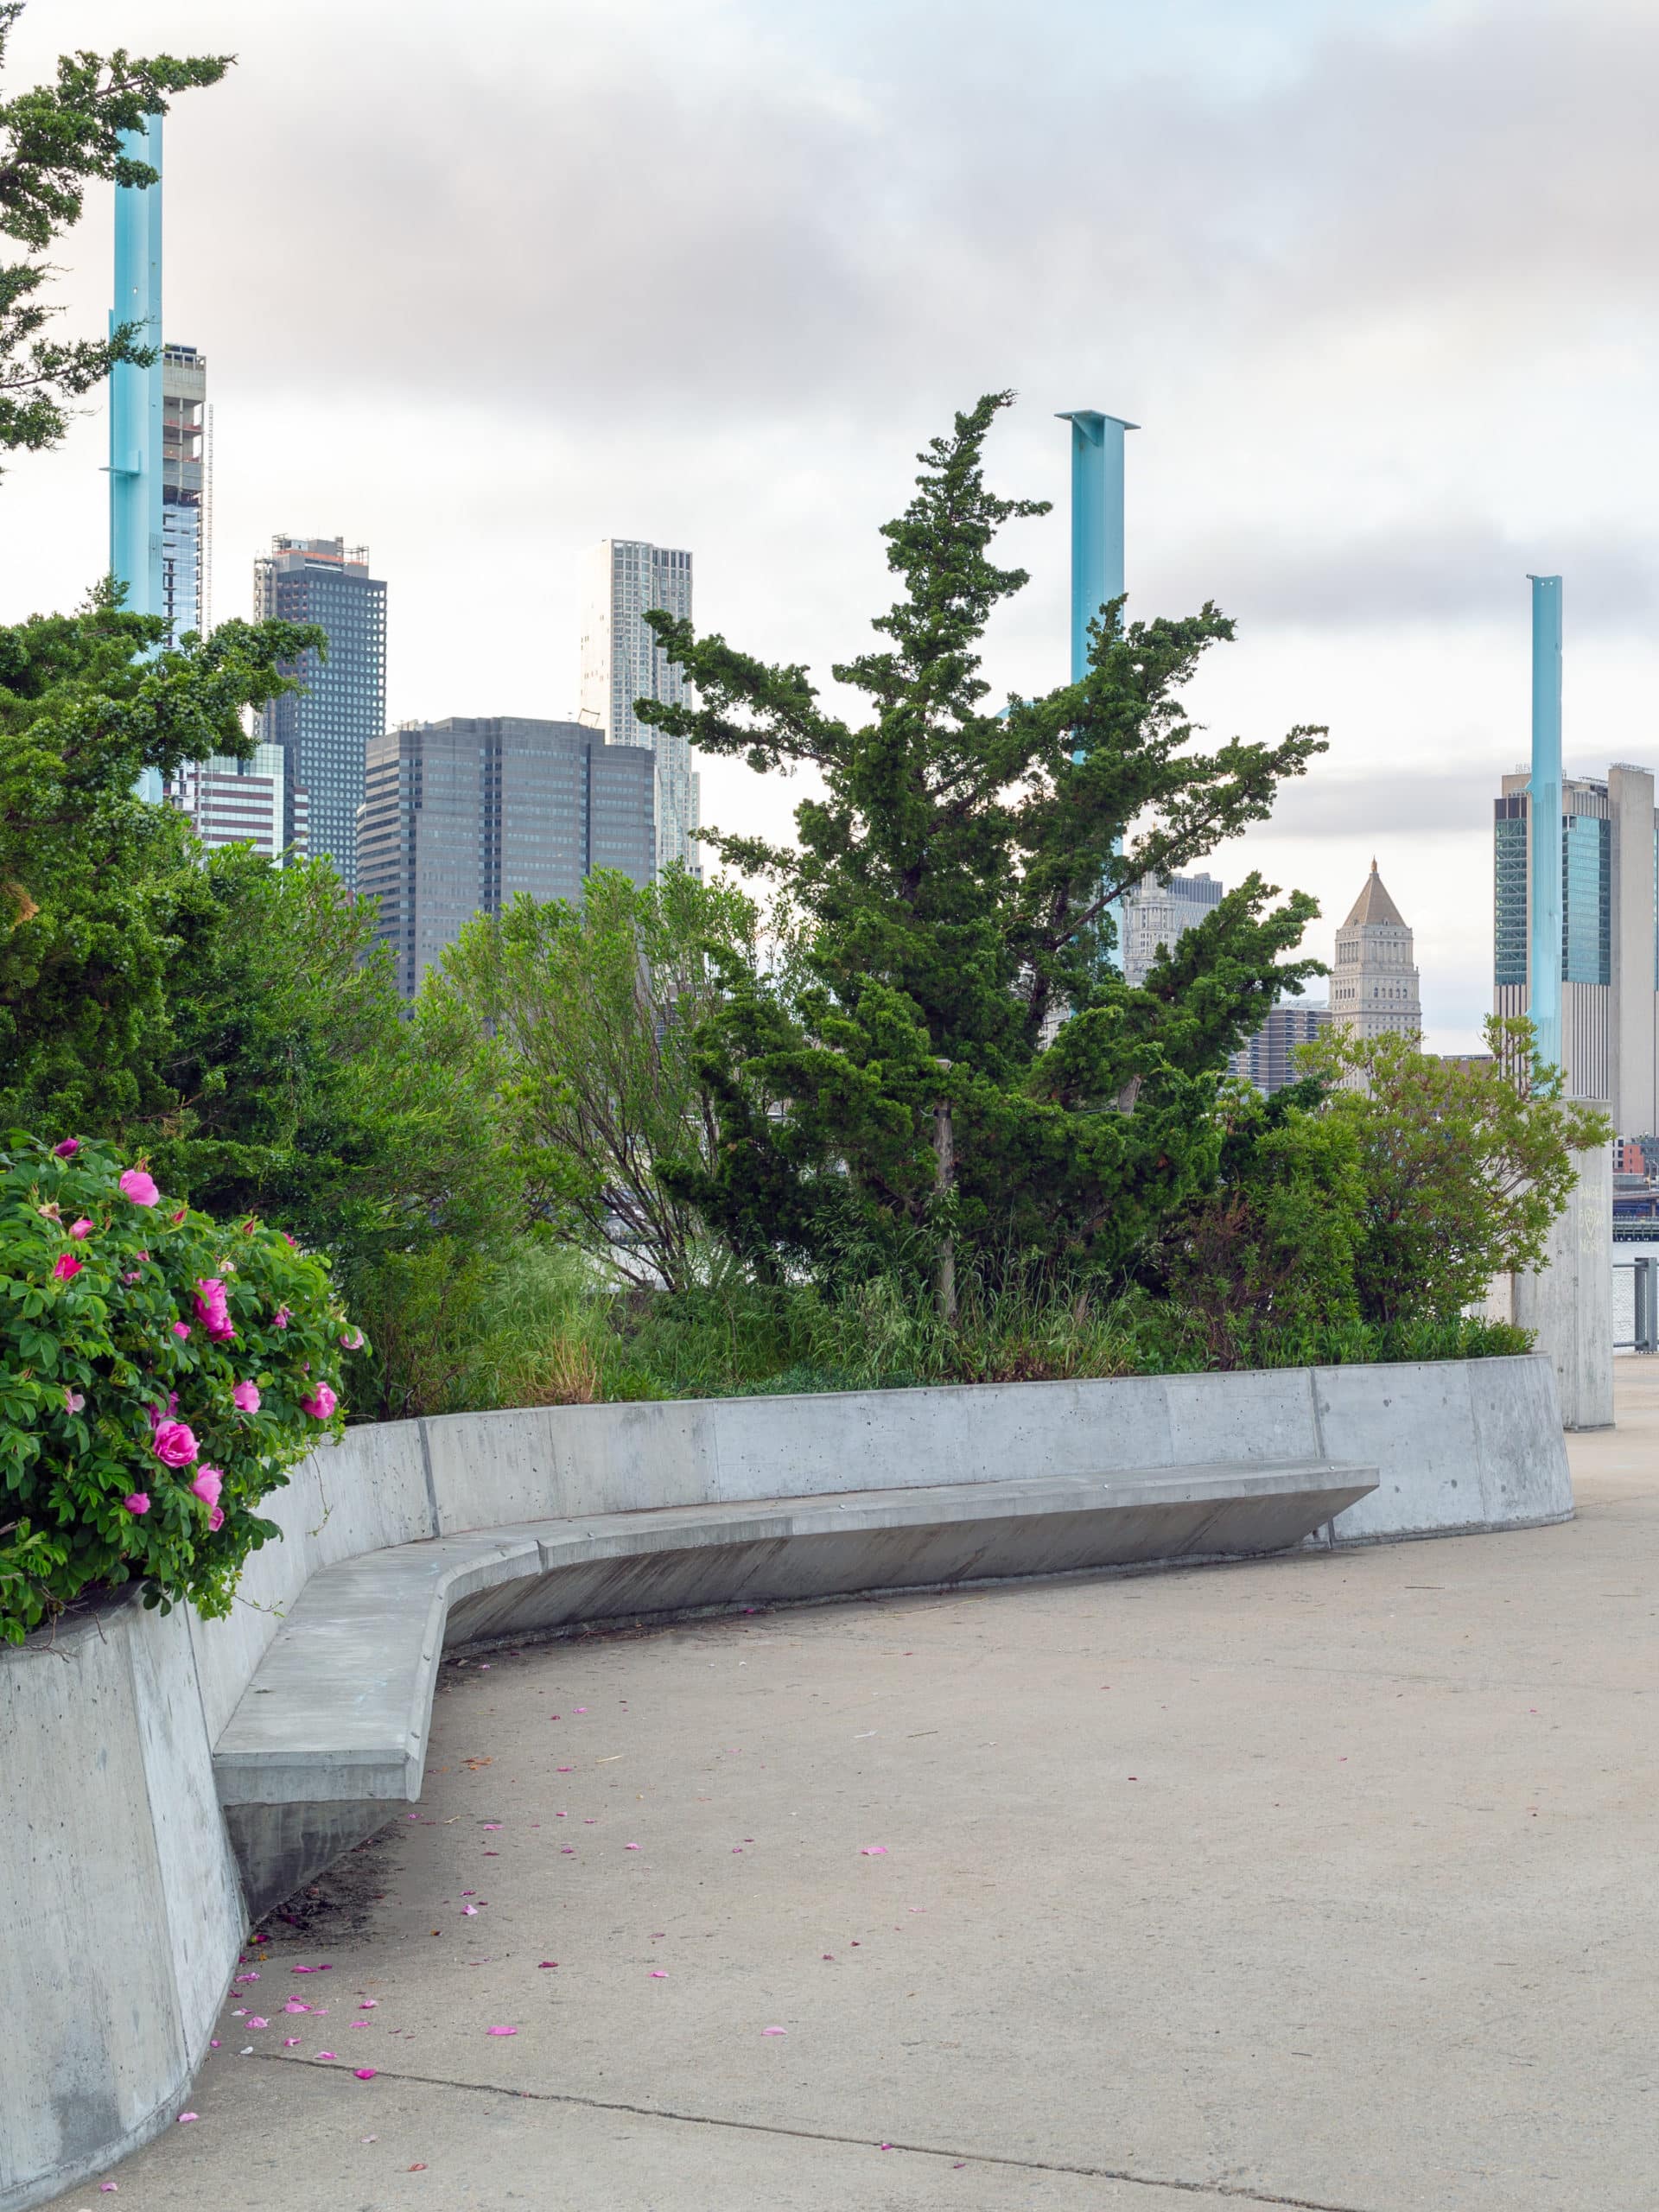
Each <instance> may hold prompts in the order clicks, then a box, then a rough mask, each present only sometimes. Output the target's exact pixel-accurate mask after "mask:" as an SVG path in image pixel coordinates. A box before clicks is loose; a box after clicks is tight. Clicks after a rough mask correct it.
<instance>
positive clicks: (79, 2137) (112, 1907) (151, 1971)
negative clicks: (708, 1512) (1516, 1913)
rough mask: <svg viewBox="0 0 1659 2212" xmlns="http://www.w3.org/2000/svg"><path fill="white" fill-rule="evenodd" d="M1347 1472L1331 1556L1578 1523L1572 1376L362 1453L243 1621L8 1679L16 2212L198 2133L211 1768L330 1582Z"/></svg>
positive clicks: (618, 1430) (1022, 1399) (1540, 1368)
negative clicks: (598, 1542) (581, 1548)
mask: <svg viewBox="0 0 1659 2212" xmlns="http://www.w3.org/2000/svg"><path fill="white" fill-rule="evenodd" d="M1299 1458H1300V1459H1337V1460H1347V1461H1352V1462H1357V1463H1359V1464H1363V1465H1372V1466H1376V1468H1378V1469H1379V1471H1380V1474H1381V1481H1380V1483H1379V1485H1378V1488H1377V1490H1376V1492H1375V1493H1374V1494H1373V1495H1372V1496H1371V1497H1368V1498H1365V1499H1363V1500H1362V1501H1361V1502H1360V1503H1358V1504H1357V1505H1356V1506H1353V1507H1351V1509H1350V1510H1348V1511H1347V1512H1345V1513H1344V1514H1341V1515H1340V1516H1338V1519H1337V1520H1336V1521H1335V1522H1333V1523H1332V1524H1331V1526H1330V1527H1329V1528H1328V1529H1326V1530H1325V1532H1324V1535H1323V1541H1325V1542H1327V1543H1332V1542H1334V1543H1338V1544H1341V1543H1349V1542H1353V1543H1366V1542H1378V1541H1384V1540H1386V1539H1389V1538H1391V1537H1399V1536H1408V1535H1440V1534H1446V1533H1449V1532H1451V1531H1452V1530H1457V1529H1518V1528H1531V1527H1536V1526H1539V1525H1541V1524H1543V1523H1545V1522H1552V1521H1560V1520H1564V1519H1566V1518H1567V1517H1568V1516H1570V1514H1571V1512H1572V1510H1573V1494H1572V1488H1571V1484H1570V1482H1569V1479H1568V1476H1567V1455H1566V1451H1565V1447H1564V1445H1563V1441H1562V1437H1561V1428H1560V1417H1559V1414H1558V1412H1557V1405H1556V1397H1555V1384H1554V1374H1553V1371H1552V1369H1551V1366H1550V1363H1549V1362H1548V1359H1545V1358H1543V1357H1537V1356H1534V1357H1526V1358H1522V1359H1494V1360H1479V1361H1473V1362H1469V1363H1461V1362H1446V1363H1429V1364H1425V1365H1421V1366H1397V1367H1344V1368H1321V1369H1314V1370H1309V1369H1306V1368H1303V1369H1288V1370H1283V1371H1281V1372H1278V1373H1273V1374H1247V1375H1187V1376H1151V1377H1141V1376H1135V1377H1127V1378H1124V1379H1122V1380H1116V1381H1107V1382H1097V1383H1008V1384H999V1385H995V1386H982V1387H978V1388H963V1389H939V1390H902V1391H899V1390H895V1391H877V1392H855V1393H846V1394H840V1395H824V1396H814V1397H798V1398H746V1399H718V1400H706V1401H702V1402H678V1403H671V1404H661V1405H639V1406H572V1407H560V1408H547V1409H543V1410H537V1411H529V1412H521V1413H503V1414H478V1415H456V1416H454V1417H453V1418H449V1419H445V1420H441V1421H404V1422H398V1423H393V1424H389V1425H387V1426H385V1427H374V1428H359V1429H353V1430H350V1431H348V1432H347V1433H346V1438H345V1440H343V1442H342V1443H340V1445H338V1446H327V1447H325V1448H324V1449H323V1450H322V1451H321V1452H317V1453H315V1454H314V1456H313V1457H312V1458H311V1459H308V1460H307V1461H306V1462H305V1464H304V1465H302V1467H300V1468H298V1469H296V1471H295V1475H294V1478H293V1479H292V1481H291V1482H290V1484H289V1488H288V1489H287V1490H286V1491H279V1492H278V1493H277V1495H276V1497H273V1498H272V1499H270V1501H269V1502H268V1503H267V1505H266V1507H265V1509H264V1510H265V1511H266V1513H267V1514H268V1516H269V1517H270V1518H271V1519H272V1520H274V1521H276V1522H277V1523H278V1525H279V1526H280V1527H281V1528H282V1529H283V1537H284V1541H283V1542H282V1543H280V1544H271V1545H270V1546H268V1547H267V1548H265V1549H264V1551H263V1552H259V1553H256V1554H255V1555H254V1557H253V1559H252V1560H251V1561H250V1562H249V1566H248V1570H247V1573H246V1574H245V1576H244V1578H243V1583H242V1588H241V1591H240V1592H239V1599H238V1605H237V1606H236V1608H235V1610H234V1611H233V1613H232V1618H230V1619H229V1620H226V1621H202V1620H200V1619H198V1618H196V1617H195V1616H194V1614H193V1613H190V1612H188V1611H178V1612H175V1613H173V1614H171V1615H169V1616H168V1617H167V1618H162V1616H161V1615H159V1614H158V1613H153V1612H146V1611H144V1610H143V1606H142V1605H140V1604H138V1603H137V1600H136V1599H135V1598H133V1597H131V1596H126V1597H124V1598H121V1599H117V1600H114V1601H112V1602H111V1603H110V1604H108V1605H105V1606H103V1607H101V1608H99V1610H98V1611H95V1612H94V1613H93V1614H92V1615H91V1616H90V1617H86V1618H81V1619H79V1621H78V1622H77V1623H76V1624H75V1625H74V1626H73V1627H72V1628H69V1629H67V1630H61V1631H60V1633H59V1634H58V1635H57V1637H55V1638H54V1639H48V1638H44V1637H35V1638H33V1639H31V1640H30V1642H29V1643H28V1644H26V1645H24V1646H23V1647H22V1649H18V1650H0V1751H3V1756H0V1898H3V1900H4V1903H5V1908H6V1922H7V1931H6V1936H5V1938H4V1940H3V1942H0V2008H3V2010H0V2018H5V2019H7V2020H9V2021H10V2022H11V2023H12V2024H13V2025H14V2027H15V2029H16V2031H17V2032H16V2033H14V2035H13V2036H12V2037H11V2041H10V2058H9V2062H8V2065H7V2068H6V2079H5V2089H4V2094H3V2099H0V2212H21V2208H22V2207H25V2206H28V2205H31V2204H36V2203H39V2202H41V2200H42V2199H43V2198H45V2197H48V2196H52V2195H54V2193H55V2192H56V2191H57V2190H60V2189H63V2188H67V2186H68V2185H69V2184H70V2183H72V2182H74V2181H76V2180H79V2179H80V2178H81V2177H84V2176H86V2175H88V2174H92V2173H96V2172H97V2171H99V2169H100V2168H102V2167H104V2166H106V2165H108V2164H111V2163H113V2161H114V2160H115V2159H116V2158H119V2157H121V2156H122V2155H123V2154H124V2152H127V2151H128V2150H130V2149H131V2148H132V2147H133V2146H134V2145H136V2144H137V2143H138V2142H140V2141H142V2140H143V2139H144V2138H145V2136H146V2135H147V2134H148V2133H152V2132H154V2131H155V2130H156V2129H157V2128H159V2127H161V2126H166V2125H167V2124H168V2123H169V2122H170V2120H172V2118H173V2116H174V2114H175V2113H176V2111H177V2110H178V2108H179V2105H180V2102H181V2099H182V2097H183V2095H184V2093H185V2091H186V2089H187V2088H188V2084H189V2082H190V2079H191V2076H192V2075H193V2074H194V2070H195V2068H196V2066H197V2064H198V2063H200V2058H201V2056H202V2055H203V2053H204V2051H205V2050H206V2048H207V2036H208V2033H209V2031H210V2029H211V2027H212V2024H213V2018H214V2017H215V2015H216V2013H217V2012H218V2008H219V2003H220V2001H221V1999H222V1997H223V1994H224V1991H225V1988H226V1984H227V1983H228V1981H229V1979H230V1976H231V1974H232V1971H233V1969H234V1967H235V1965H236V1961H237V1954H238V1946H239V1944H240V1941H241V1938H242V1935H243V1932H244V1924H245V1923H244V1916H243V1904H242V1898H241V1895H240V1892H239V1890H238V1885H237V1878H236V1873H235V1870H234V1863H233V1860H232V1854H231V1851H230V1847H229V1843H228V1840H227V1837H226V1830H225V1826H224V1822H223V1819H222V1816H221V1815H220V1811H219V1806H218V1803H217V1802H216V1800H215V1797H214V1793H213V1776H212V1770H211V1753H212V1747H213V1744H214V1742H215V1741H216V1740H217V1738H218V1737H219V1734H220V1732H222V1730H223V1728H224V1726H225V1725H226V1722H227V1721H228V1720H229V1719H230V1717H231V1714H232V1712H233V1711H234V1710H235V1707H236V1705H237V1702H238V1699H239V1698H240V1697H241V1694H242V1692H243V1690H244V1689H245V1688H246V1686H247V1683H248V1681H249V1680H250V1678H251V1675H252V1674H253V1671H254V1669H255V1668H256V1667H257V1664H258V1662H259V1661H260V1659H261V1658H262V1657H263V1656H264V1652H265V1649H266V1648H267V1646H268V1645H269V1643H270V1639H271V1637H273V1636H274V1635H275V1633H276V1630H277V1621H278V1618H279V1617H280V1614H281V1611H282V1609H283V1607H284V1606H285V1605H287V1604H289V1602H290V1601H291V1600H292V1599H295V1598H296V1597H297V1595H298V1594H299V1592H300V1591H301V1590H302V1588H303V1587H304V1586H305V1583H306V1581H307V1580H308V1578H309V1576H310V1575H311V1574H312V1573H315V1570H316V1569H317V1568H318V1567H323V1566H331V1565H333V1564H334V1562H335V1561H336V1560H342V1559H349V1558H353V1557H355V1556H357V1555H358V1554H361V1553H363V1552H366V1551H373V1550H376V1549H378V1548H380V1547H382V1546H384V1545H388V1544H397V1543H407V1542H410V1541H415V1540H416V1539H419V1538H421V1537H424V1536H432V1535H443V1534H448V1533H451V1532H454V1531H457V1530H460V1529H473V1528H479V1527H488V1526H492V1525H495V1524H499V1523H501V1522H511V1521H518V1520H530V1519H543V1518H546V1517H549V1516H558V1515H569V1516H581V1515H584V1514H590V1513H614V1512H625V1511H627V1510H632V1509H640V1508H646V1507H652V1506H677V1505H688V1504H696V1503H718V1502H722V1501H734V1500H741V1499H747V1498H757V1497H810V1496H812V1495H813V1494H814V1493H815V1492H821V1491H827V1492H833V1491H844V1490H847V1489H849V1488H853V1487H857V1488H860V1489H875V1488H882V1487H888V1486H891V1487H894V1488H899V1487H903V1486H905V1485H906V1484H926V1483H942V1482H950V1483H963V1482H982V1481H993V1480H996V1479H998V1478H1004V1477H1007V1476H1009V1475H1014V1474H1054V1475H1060V1474H1101V1473H1108V1472H1110V1471H1113V1470H1114V1469H1117V1468H1129V1467H1147V1468H1152V1467H1160V1466H1174V1465H1182V1464H1184V1463H1187V1462H1192V1461H1204V1460H1230V1461H1234V1462H1243V1463H1245V1464H1261V1463H1264V1462H1267V1461H1270V1460H1275V1459H1299Z"/></svg>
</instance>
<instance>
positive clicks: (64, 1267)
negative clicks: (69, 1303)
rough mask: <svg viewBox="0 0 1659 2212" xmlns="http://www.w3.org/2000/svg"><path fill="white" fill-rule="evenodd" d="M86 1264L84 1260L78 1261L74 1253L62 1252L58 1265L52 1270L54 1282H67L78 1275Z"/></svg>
mask: <svg viewBox="0 0 1659 2212" xmlns="http://www.w3.org/2000/svg"><path fill="white" fill-rule="evenodd" d="M85 1266H86V1262H85V1261H84V1260H78V1259H77V1258H76V1257H75V1255H74V1254H73V1252H60V1253H59V1255H58V1263H57V1265H56V1267H54V1268H53V1270H52V1275H53V1280H54V1281H56V1282H67V1281H69V1280H70V1279H71V1277H72V1276H74V1275H78V1274H79V1273H80V1271H81V1269H82V1268H84V1267H85Z"/></svg>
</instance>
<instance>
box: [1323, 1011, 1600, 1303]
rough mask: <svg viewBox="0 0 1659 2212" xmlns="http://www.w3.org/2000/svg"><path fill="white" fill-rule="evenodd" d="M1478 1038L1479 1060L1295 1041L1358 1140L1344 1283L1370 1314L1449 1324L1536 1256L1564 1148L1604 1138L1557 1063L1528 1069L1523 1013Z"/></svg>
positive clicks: (1569, 1170)
mask: <svg viewBox="0 0 1659 2212" xmlns="http://www.w3.org/2000/svg"><path fill="white" fill-rule="evenodd" d="M1486 1039H1487V1044H1488V1046H1489V1047H1490V1049H1491V1052H1492V1054H1493V1060H1492V1064H1491V1066H1489V1067H1481V1066H1473V1067H1471V1066H1467V1065H1461V1064H1459V1063H1458V1062H1455V1061H1450V1060H1442V1059H1438V1058H1435V1057H1433V1055H1432V1054H1430V1053H1426V1052H1421V1051H1419V1050H1418V1048H1417V1045H1416V1042H1415V1040H1414V1039H1411V1038H1406V1037H1399V1036H1384V1037H1373V1038H1368V1039H1357V1038H1353V1037H1351V1036H1349V1035H1348V1034H1347V1033H1345V1032H1344V1031H1341V1030H1338V1029H1335V1028H1332V1029H1327V1030H1326V1031H1325V1033H1323V1034H1322V1035H1321V1037H1320V1038H1319V1040H1318V1041H1317V1043H1315V1044H1313V1045H1310V1046H1304V1047H1303V1048H1302V1061H1303V1065H1305V1066H1306V1069H1307V1070H1308V1072H1309V1074H1310V1075H1311V1076H1312V1077H1314V1078H1315V1079H1317V1080H1318V1081H1319V1082H1321V1083H1322V1084H1325V1085H1326V1086H1327V1087H1328V1088H1329V1092H1330V1096H1329V1102H1328V1104H1327V1105H1326V1107H1325V1112H1326V1114H1328V1115H1329V1116H1330V1117H1331V1118H1332V1120H1333V1121H1334V1122H1338V1123H1339V1124H1340V1125H1341V1126H1342V1127H1344V1128H1346V1129H1348V1130H1350V1131H1351V1133H1352V1135H1353V1138H1354V1140H1355V1141H1356V1142H1357V1146H1358V1151H1359V1168H1360V1174H1361V1178H1362V1179H1363V1185H1364V1211H1363V1218H1362V1221H1361V1224H1360V1227H1359V1235H1358V1237H1357V1244H1356V1249H1355V1255H1354V1288H1355V1294H1356V1296H1357V1301H1358V1306H1359V1311H1360V1313H1361V1315H1362V1316H1363V1319H1366V1320H1368V1321H1372V1322H1376V1323H1379V1324H1382V1325H1384V1326H1390V1327H1391V1326H1395V1325H1398V1324H1400V1323H1402V1322H1406V1321H1409V1320H1412V1319H1431V1320H1436V1321H1448V1320H1450V1319H1452V1318H1453V1317H1454V1316H1456V1315H1457V1314H1458V1313H1460V1312H1461V1311H1462V1309H1463V1308H1464V1307H1465V1306H1470V1305H1472V1304H1475V1303H1477V1302H1478V1300H1481V1299H1483V1298H1484V1296H1485V1294H1486V1289H1487V1286H1488V1285H1489V1284H1490V1283H1491V1281H1492V1279H1493V1278H1494V1276H1496V1275H1499V1274H1504V1273H1506V1272H1508V1271H1509V1270H1510V1269H1513V1268H1535V1267H1538V1266H1540V1265H1541V1264H1542V1262H1543V1260H1544V1257H1545V1245H1546V1239H1547V1237H1548V1232H1549V1227H1550V1224H1551V1223H1552V1222H1553V1221H1554V1219H1555V1218H1556V1217H1557V1215H1559V1214H1560V1211H1561V1210H1562V1209H1563V1207H1564V1206H1565V1205H1566V1204H1567V1196H1568V1193H1569V1192H1570V1191H1571V1189H1572V1187H1573V1181H1574V1179H1575V1178H1576V1176H1577V1173H1578V1165H1579V1164H1578V1162H1577V1161H1576V1160H1574V1158H1573V1154H1574V1153H1575V1152H1580V1151H1582V1150H1584V1149H1585V1148H1586V1147H1588V1146H1591V1145H1597V1144H1604V1143H1605V1142H1606V1141H1607V1140H1608V1138H1609V1137H1610V1136H1611V1135H1612V1125H1611V1122H1609V1121H1608V1119H1607V1117H1606V1116H1605V1114H1603V1113H1601V1112H1600V1111H1599V1109H1597V1108H1595V1107H1593V1106H1587V1105H1585V1104H1583V1103H1581V1102H1580V1101H1578V1100H1573V1099H1565V1098H1563V1097H1562V1096H1561V1078H1560V1071H1559V1070H1554V1069H1545V1070H1534V1053H1533V1044H1534V1039H1533V1031H1532V1025H1531V1023H1530V1022H1528V1021H1524V1020H1520V1021H1516V1020H1498V1019H1497V1018H1496V1017H1495V1018H1494V1019H1492V1020H1489V1021H1488V1022H1487V1024H1486ZM1529 1071H1530V1072H1529Z"/></svg>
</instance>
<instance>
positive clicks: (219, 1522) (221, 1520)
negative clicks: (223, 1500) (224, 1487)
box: [207, 1505, 225, 1529]
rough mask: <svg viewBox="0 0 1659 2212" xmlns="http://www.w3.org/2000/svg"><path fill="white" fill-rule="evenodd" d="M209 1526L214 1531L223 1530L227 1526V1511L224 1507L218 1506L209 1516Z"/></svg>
mask: <svg viewBox="0 0 1659 2212" xmlns="http://www.w3.org/2000/svg"><path fill="white" fill-rule="evenodd" d="M207 1526H208V1527H209V1529H222V1528H223V1527H224V1526H225V1509H224V1507H223V1506H222V1505H216V1506H215V1507H214V1508H213V1511H212V1512H211V1513H210V1514H209V1515H208V1516H207Z"/></svg>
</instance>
